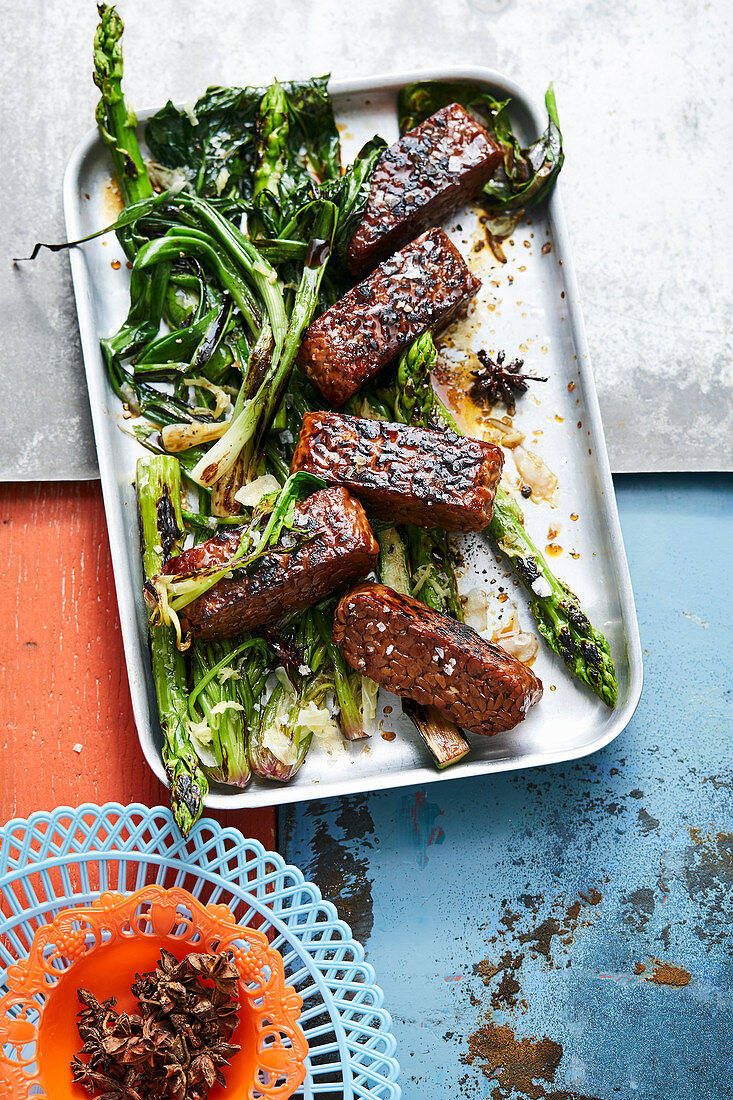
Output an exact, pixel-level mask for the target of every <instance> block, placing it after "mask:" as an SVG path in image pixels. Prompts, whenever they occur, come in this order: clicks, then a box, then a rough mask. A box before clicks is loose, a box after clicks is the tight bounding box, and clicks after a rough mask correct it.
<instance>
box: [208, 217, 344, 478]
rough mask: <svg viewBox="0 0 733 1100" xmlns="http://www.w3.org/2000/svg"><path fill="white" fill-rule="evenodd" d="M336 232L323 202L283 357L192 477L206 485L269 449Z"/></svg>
mask: <svg viewBox="0 0 733 1100" xmlns="http://www.w3.org/2000/svg"><path fill="white" fill-rule="evenodd" d="M335 229H336V209H335V207H334V206H333V204H332V203H330V202H321V203H320V204H319V208H318V213H317V217H316V218H315V220H314V225H313V238H312V240H311V245H310V248H309V255H308V257H307V258H306V265H305V267H304V268H303V273H302V275H301V279H300V286H299V287H298V291H297V293H296V296H295V302H294V304H293V309H292V311H291V314H290V321H289V323H288V331H287V335H286V337H285V342H284V344H283V349H282V353H281V354H280V356H279V358H275V356H274V355H273V361H272V365H271V367H270V368H269V370H268V371H267V373H266V375H265V377H264V379H263V380H262V382H261V384H260V386H259V388H258V390H257V392H256V393H255V394H254V395H253V396H252V397H249V398H247V400H245V401H244V402H243V405H242V407H241V409H237V408H236V406H235V415H234V416H233V417H232V420H231V423H230V426H229V429H228V431H227V433H226V435H224V436H222V438H221V439H220V440H218V441H217V442H216V443H215V444H214V445H213V447H212V448H211V449H210V450H209V451H207V453H206V454H205V455H204V457H203V459H202V460H201V462H200V463H199V464H198V466H197V467H196V468H195V469H194V470H193V471H192V477H193V478H194V480H195V481H198V482H199V483H200V484H201V485H207V486H210V485H213V484H214V482H216V481H218V480H219V478H220V477H222V476H223V475H224V474H225V473H226V472H227V471H228V470H230V469H231V467H232V466H233V465H234V463H235V461H236V459H237V457H238V455H239V454H240V452H241V451H242V449H243V448H244V447H245V446H246V445H248V444H250V446H251V449H252V451H253V453H254V455H255V456H257V455H259V453H260V451H261V449H262V447H263V446H264V443H265V437H266V435H267V432H268V431H269V429H270V425H271V423H272V420H273V418H274V416H275V413H276V412H277V410H278V407H279V405H280V402H281V400H282V398H283V396H284V393H285V390H286V389H287V385H288V382H289V380H290V375H291V372H292V368H293V363H294V361H295V356H296V353H297V351H298V348H299V346H300V341H301V337H302V335H303V332H304V331H305V329H306V327H307V326H308V325H309V324H310V321H311V318H312V317H313V314H314V311H315V308H316V303H317V301H318V290H319V287H320V284H321V280H322V278H323V272H324V269H325V265H326V263H327V261H328V257H329V255H330V251H331V247H332V244H333V236H334V232H335ZM250 441H251V443H250Z"/></svg>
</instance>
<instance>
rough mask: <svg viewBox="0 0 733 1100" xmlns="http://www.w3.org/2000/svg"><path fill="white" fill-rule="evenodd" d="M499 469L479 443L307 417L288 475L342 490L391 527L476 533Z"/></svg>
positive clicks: (499, 458)
mask: <svg viewBox="0 0 733 1100" xmlns="http://www.w3.org/2000/svg"><path fill="white" fill-rule="evenodd" d="M503 464H504V456H503V454H502V451H501V449H500V448H499V447H495V446H494V445H493V444H492V443H486V442H485V441H484V440H480V439H470V438H468V437H466V436H459V435H456V434H455V433H454V432H450V431H448V432H433V431H428V430H426V429H425V428H413V427H411V426H410V425H408V424H385V423H383V422H381V421H378V420H362V419H360V418H358V417H355V416H344V415H342V414H341V413H333V412H315V413H306V415H305V416H304V417H303V427H302V429H301V432H300V438H299V440H298V446H297V447H296V450H295V454H294V455H293V462H292V472H295V471H296V470H307V471H308V473H311V474H317V475H318V477H322V478H323V480H324V481H326V482H327V483H328V484H329V485H343V486H344V487H345V488H346V489H348V490H349V492H351V493H353V494H354V496H356V497H358V498H359V500H361V501H362V503H363V504H364V505H365V506H366V508H367V510H368V511H369V513H370V514H372V515H375V516H379V517H380V518H382V519H388V520H390V521H392V522H393V523H416V524H418V526H420V527H444V528H445V529H446V530H447V531H481V530H483V528H484V527H486V525H487V524H488V523H489V521H490V520H491V513H492V509H493V505H494V493H495V492H496V486H497V485H498V483H499V478H500V477H501V470H502V466H503Z"/></svg>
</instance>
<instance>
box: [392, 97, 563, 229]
mask: <svg viewBox="0 0 733 1100" xmlns="http://www.w3.org/2000/svg"><path fill="white" fill-rule="evenodd" d="M510 102H511V101H510V100H508V99H505V100H497V99H494V97H493V96H492V95H491V94H490V92H488V91H487V90H486V88H485V86H484V85H483V84H473V83H471V82H469V81H446V82H442V81H438V80H423V81H420V82H419V83H417V84H408V85H406V86H405V87H404V88H403V89H402V90H401V92H400V94H399V97H398V101H397V111H398V116H399V124H400V133H401V134H404V133H405V132H406V131H407V130H411V129H413V127H415V126H417V125H419V124H420V123H421V122H423V121H424V120H425V119H426V118H428V116H429V115H432V114H434V113H435V112H436V111H439V110H440V109H441V107H446V106H447V105H448V104H449V103H460V104H461V106H462V107H465V109H466V110H467V111H469V113H471V114H473V115H475V116H476V117H477V118H478V119H479V121H481V122H483V123H484V125H485V126H486V128H487V130H488V131H489V133H490V134H491V135H492V136H493V137H494V139H495V141H496V142H497V143H498V145H499V147H500V148H501V151H502V153H503V161H502V164H501V165H500V167H499V168H498V170H497V171H496V172H495V173H494V175H493V177H492V179H490V180H489V181H488V183H486V184H485V185H484V187H483V190H482V191H481V193H480V199H481V201H482V202H483V204H484V206H485V207H486V209H487V210H488V211H489V212H490V213H493V214H499V213H502V212H512V211H513V212H515V213H518V212H520V211H526V210H530V209H531V208H532V207H533V206H537V204H538V203H540V202H542V201H543V199H546V198H547V196H548V195H549V194H550V193H551V191H552V189H553V187H554V186H555V180H556V179H557V177H558V175H559V173H560V169H561V168H562V166H563V161H564V159H565V154H564V152H563V147H562V133H561V132H560V122H559V119H558V114H557V104H556V103H555V92H554V89H553V87H552V84H550V86H549V88H548V89H547V91H546V92H545V106H546V108H547V114H548V122H547V129H546V130H545V132H544V133H543V134H542V135H541V137H539V138H538V139H537V141H535V142H534V144H532V145H529V146H526V147H525V146H522V145H521V144H520V142H519V139H518V138H517V137H516V135H515V133H514V131H513V129H512V123H511V120H510V117H509V115H510Z"/></svg>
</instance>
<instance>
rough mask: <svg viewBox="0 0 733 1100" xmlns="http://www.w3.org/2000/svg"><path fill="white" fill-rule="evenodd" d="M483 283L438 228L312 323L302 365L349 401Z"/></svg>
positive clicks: (323, 387)
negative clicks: (409, 345)
mask: <svg viewBox="0 0 733 1100" xmlns="http://www.w3.org/2000/svg"><path fill="white" fill-rule="evenodd" d="M480 286H481V281H480V280H479V279H477V278H476V276H475V275H473V274H472V273H471V271H470V270H469V269H468V267H467V266H466V264H465V263H464V261H463V257H462V256H461V254H460V252H459V251H458V249H457V248H455V247H454V245H453V244H451V242H450V241H449V240H448V238H447V237H446V235H445V233H444V232H443V231H442V229H431V230H430V231H429V232H428V233H423V235H422V236H421V237H418V238H417V240H415V241H413V242H412V243H411V244H409V245H407V246H406V247H405V248H403V249H402V251H401V252H397V253H396V254H395V255H394V256H391V257H390V259H389V260H385V262H384V263H383V264H380V266H379V267H378V268H377V270H376V271H375V272H374V273H373V274H372V275H370V276H369V278H368V279H365V280H364V282H362V283H359V285H358V286H355V287H354V289H353V290H350V291H349V292H348V294H345V295H344V296H343V298H340V299H339V300H338V302H336V304H335V305H334V306H332V307H331V308H330V309H329V310H327V311H326V312H325V313H324V314H323V315H322V316H321V317H319V318H318V319H317V320H315V321H314V322H313V324H312V325H310V326H309V327H308V328H307V329H306V332H305V336H304V337H303V342H302V344H301V345H300V351H299V352H298V364H299V366H300V367H301V368H302V370H303V371H305V373H306V374H307V375H308V377H309V378H311V379H312V381H313V382H315V384H316V385H317V386H318V388H319V390H320V391H321V393H322V394H323V396H324V397H325V398H326V400H327V401H329V402H330V403H331V404H332V405H342V404H343V403H344V401H346V400H347V399H348V398H349V397H351V395H352V394H353V393H355V392H356V391H357V390H358V388H359V386H361V385H362V383H363V382H366V381H367V379H369V378H372V377H373V376H374V375H375V374H377V373H378V372H379V371H380V370H381V369H382V368H383V367H385V366H386V365H387V364H388V363H390V362H391V361H392V360H393V359H394V358H396V356H398V355H399V354H400V352H402V351H403V350H404V349H405V348H406V347H407V346H408V344H410V343H412V341H413V340H415V339H416V338H417V337H418V336H420V335H422V333H423V332H426V331H427V330H428V329H431V330H433V331H435V330H437V329H441V328H444V327H445V325H447V324H449V323H450V321H451V320H452V319H453V318H454V317H455V316H456V314H457V313H458V312H459V310H460V309H461V308H462V307H463V306H464V305H465V303H466V302H467V301H468V300H469V299H470V298H472V297H473V295H474V294H475V293H476V291H477V290H478V289H479V287H480Z"/></svg>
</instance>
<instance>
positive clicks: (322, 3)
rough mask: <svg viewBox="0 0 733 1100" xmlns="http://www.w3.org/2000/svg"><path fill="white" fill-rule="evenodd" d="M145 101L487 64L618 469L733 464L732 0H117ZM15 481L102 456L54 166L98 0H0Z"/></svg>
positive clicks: (7, 460) (3, 233)
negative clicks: (566, 247) (555, 220)
mask: <svg viewBox="0 0 733 1100" xmlns="http://www.w3.org/2000/svg"><path fill="white" fill-rule="evenodd" d="M119 7H120V11H121V13H122V15H123V17H124V19H125V21H126V25H127V33H126V37H125V57H126V89H127V92H128V95H129V98H130V100H131V102H132V103H133V104H134V105H136V106H138V107H142V106H149V105H154V104H158V103H162V102H163V101H164V100H165V99H166V98H167V97H170V98H172V99H174V100H188V99H191V98H194V97H195V96H196V95H197V94H198V93H199V92H200V91H202V90H203V89H204V88H205V87H206V86H207V84H211V83H232V84H234V83H261V82H265V81H267V80H269V79H271V78H272V77H273V76H275V75H278V76H299V75H300V76H303V75H307V74H309V73H315V72H324V71H328V70H329V69H330V70H331V71H332V73H333V74H334V76H339V77H348V76H356V75H366V74H369V73H377V72H380V73H383V72H389V71H396V70H399V69H405V68H410V67H428V66H437V65H441V64H444V65H448V64H468V63H471V64H482V65H487V66H489V67H491V68H495V69H498V70H500V71H502V72H504V73H506V74H507V75H509V76H511V77H513V78H514V79H515V80H516V81H518V82H519V83H520V84H522V85H523V86H524V87H525V88H526V89H527V91H528V92H529V94H530V95H532V96H534V97H535V98H536V99H540V98H541V96H542V94H543V92H544V89H545V87H546V85H547V83H548V82H549V81H550V80H551V79H552V80H554V82H555V88H556V93H557V98H558V105H559V110H560V119H561V122H562V125H563V130H564V134H565V142H566V149H567V162H566V166H565V169H564V171H563V179H562V192H563V200H564V203H565V207H566V212H567V216H568V221H569V228H570V236H571V241H572V244H573V249H574V253H575V260H576V265H577V270H578V276H579V281H580V287H581V293H582V297H583V302H584V312H585V318H586V324H587V329H588V337H589V342H590V348H591V354H592V357H593V362H594V368H595V373H596V378H597V382H598V390H599V396H600V400H601V407H602V411H603V416H604V422H605V425H606V433H607V438H608V443H609V449H610V454H611V464H612V467H613V469H614V470H615V471H648V470H713V469H728V470H729V469H732V468H733V451H732V449H731V439H733V400H731V382H732V377H733V367H732V365H731V344H732V342H733V341H732V340H731V329H730V317H731V313H732V310H731V306H732V305H733V302H732V299H733V283H732V280H731V270H730V269H731V262H730V257H731V254H733V247H732V246H733V239H732V238H733V230H732V229H731V225H732V220H731V217H730V212H729V205H728V202H727V200H728V198H729V193H730V183H729V179H730V175H729V171H728V145H729V142H728V135H729V134H730V132H731V128H732V125H733V106H732V105H733V94H732V92H733V80H732V79H731V66H730V55H731V47H732V46H733V42H732V37H733V36H732V35H731V30H732V29H733V8H731V6H730V5H729V4H728V3H727V0H709V2H704V0H666V2H665V3H661V2H657V3H654V2H652V3H649V2H648V0H616V2H615V3H613V4H607V3H606V2H605V0H555V3H553V4H547V3H546V2H543V0H423V2H421V3H417V2H416V0H393V2H389V3H387V2H381V3H380V2H379V0H370V2H368V3H367V2H364V0H356V2H349V0H310V3H306V2H296V0H268V2H267V3H262V2H261V0H260V2H257V3H255V2H253V0H239V2H237V0H219V2H214V0H199V2H198V3H196V4H193V3H186V2H183V0H158V2H157V3H155V4H150V3H148V2H145V0H121V3H120V5H119ZM0 18H1V19H2V25H3V30H4V43H3V47H4V48H3V65H2V69H1V71H0V142H1V149H2V171H1V172H0V187H1V188H2V218H0V257H2V261H1V262H0V272H1V274H0V332H1V333H2V338H1V339H0V400H1V401H2V408H3V417H2V426H1V427H0V479H3V480H12V479H20V480H34V479H67V478H88V477H94V476H95V475H96V466H95V458H94V446H93V442H92V439H91V428H90V422H89V411H88V406H87V400H86V393H85V388H84V381H83V374H82V368H81V358H80V351H79V343H78V336H77V330H76V318H75V312H74V303H73V295H72V291H71V284H70V279H69V272H68V261H67V260H66V259H65V258H64V257H63V256H62V255H51V254H45V255H43V256H42V258H40V259H39V260H37V261H36V263H35V264H34V265H24V266H20V267H13V265H12V264H11V262H10V258H11V257H12V256H17V255H25V254H27V252H28V250H29V248H30V246H31V245H32V244H33V242H34V241H35V240H37V239H42V240H59V239H61V238H62V237H63V225H62V214H61V178H62V174H63V169H64V166H65V163H66V160H67V158H68V156H69V153H70V152H71V149H72V148H73V146H74V144H75V143H76V141H77V139H78V138H79V137H80V136H81V134H82V133H83V132H84V131H85V130H86V129H87V128H88V127H89V125H90V123H91V122H92V117H93V110H94V105H95V102H96V94H95V93H96V89H95V88H94V86H93V84H92V81H91V76H90V71H91V60H90V59H91V42H92V36H93V33H94V27H95V23H96V9H95V6H94V5H93V4H92V3H86V2H85V3H79V2H75V3H69V2H68V0H31V2H30V3H29V4H26V5H25V6H19V5H17V4H15V3H11V0H0Z"/></svg>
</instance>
